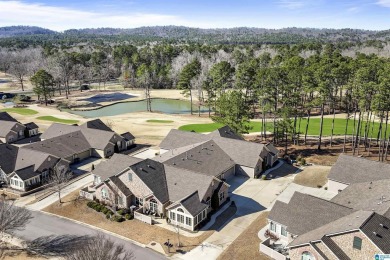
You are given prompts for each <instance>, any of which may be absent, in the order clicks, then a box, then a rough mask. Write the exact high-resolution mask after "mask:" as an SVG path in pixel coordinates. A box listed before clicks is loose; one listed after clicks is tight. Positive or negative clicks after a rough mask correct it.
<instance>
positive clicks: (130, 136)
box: [121, 132, 135, 141]
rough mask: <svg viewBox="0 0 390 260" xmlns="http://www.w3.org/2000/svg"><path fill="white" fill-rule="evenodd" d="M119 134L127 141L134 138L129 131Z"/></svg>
mask: <svg viewBox="0 0 390 260" xmlns="http://www.w3.org/2000/svg"><path fill="white" fill-rule="evenodd" d="M121 136H122V137H123V138H124V139H125V140H127V141H131V140H134V139H135V137H134V135H132V134H131V133H130V132H126V133H123V134H121Z"/></svg>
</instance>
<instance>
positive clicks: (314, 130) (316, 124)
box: [179, 118, 390, 138]
mask: <svg viewBox="0 0 390 260" xmlns="http://www.w3.org/2000/svg"><path fill="white" fill-rule="evenodd" d="M320 122H321V119H320V118H311V119H310V121H309V127H308V132H307V134H308V135H319V132H320ZM357 123H358V121H357V120H356V122H355V124H356V126H357ZM249 124H250V125H251V126H252V129H251V130H249V132H250V133H253V132H260V131H262V130H263V126H262V124H261V122H253V121H252V122H250V123H249ZM306 124H307V119H306V118H302V120H301V128H300V129H299V121H297V132H300V133H301V135H302V134H304V133H305V129H306ZM346 124H347V119H341V118H336V119H335V122H334V130H333V134H334V135H344V132H345V126H346ZM379 125H380V124H379V123H374V129H373V135H372V136H373V137H374V138H375V137H376V136H377V134H378V132H379ZM222 126H223V125H222V124H218V123H209V124H189V125H183V126H180V127H179V130H183V131H195V132H197V133H206V132H212V131H214V130H216V129H218V128H220V127H222ZM365 127H366V123H365V122H363V124H362V131H361V133H362V135H363V134H364V129H365ZM369 127H370V129H369V130H370V134H369V135H370V136H371V128H372V124H370V125H369ZM266 128H267V131H269V132H272V131H273V123H272V122H267V125H266ZM353 128H354V125H353V119H350V120H349V122H348V134H349V135H352V134H353V132H354V129H353ZM383 128H384V126H383ZM355 131H356V130H355ZM322 132H323V136H330V135H331V133H332V118H324V124H323V130H322ZM383 132H384V129H383ZM383 134H384V133H383ZM389 135H390V128H389V130H388V131H387V136H389Z"/></svg>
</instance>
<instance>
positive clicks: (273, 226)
mask: <svg viewBox="0 0 390 260" xmlns="http://www.w3.org/2000/svg"><path fill="white" fill-rule="evenodd" d="M270 228H271V231H273V232H276V225H275V223H274V222H271V223H270Z"/></svg>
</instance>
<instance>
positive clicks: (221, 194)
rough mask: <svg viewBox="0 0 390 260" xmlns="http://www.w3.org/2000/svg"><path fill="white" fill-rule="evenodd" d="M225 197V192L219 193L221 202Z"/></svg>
mask: <svg viewBox="0 0 390 260" xmlns="http://www.w3.org/2000/svg"><path fill="white" fill-rule="evenodd" d="M224 198H225V192H221V193H220V194H219V202H221V201H223V199H224Z"/></svg>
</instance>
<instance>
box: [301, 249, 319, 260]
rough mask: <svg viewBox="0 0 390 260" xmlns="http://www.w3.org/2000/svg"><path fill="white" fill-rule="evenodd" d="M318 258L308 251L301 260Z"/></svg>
mask: <svg viewBox="0 0 390 260" xmlns="http://www.w3.org/2000/svg"><path fill="white" fill-rule="evenodd" d="M315 259H316V258H315V257H314V256H313V255H312V254H311V253H310V252H308V251H305V252H303V253H302V257H301V260H315Z"/></svg>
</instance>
